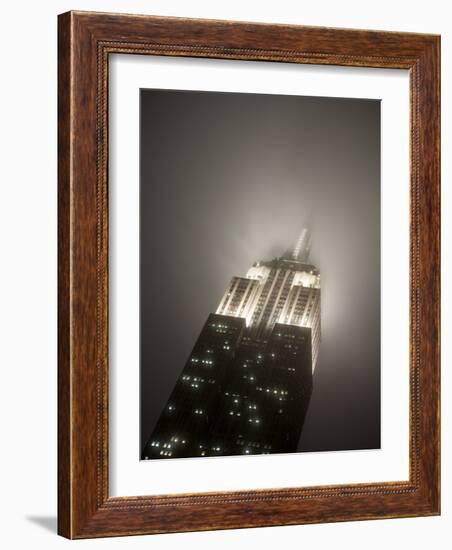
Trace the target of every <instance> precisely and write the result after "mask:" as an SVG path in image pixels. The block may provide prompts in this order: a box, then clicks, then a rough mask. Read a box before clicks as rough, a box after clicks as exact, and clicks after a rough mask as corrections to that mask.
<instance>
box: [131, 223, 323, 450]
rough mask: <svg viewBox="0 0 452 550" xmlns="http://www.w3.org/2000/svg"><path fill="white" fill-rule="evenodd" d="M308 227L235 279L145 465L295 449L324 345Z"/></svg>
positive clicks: (165, 413) (193, 355)
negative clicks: (285, 246) (156, 461)
mask: <svg viewBox="0 0 452 550" xmlns="http://www.w3.org/2000/svg"><path fill="white" fill-rule="evenodd" d="M310 247H311V237H310V234H309V232H308V231H307V230H306V229H303V231H302V232H301V235H300V237H299V239H298V240H297V242H296V244H295V246H294V247H293V248H292V249H290V250H287V251H286V252H285V253H284V254H283V255H282V256H281V257H279V258H275V259H273V260H263V261H258V262H256V263H255V264H253V265H252V266H251V267H250V269H249V270H248V272H247V274H246V276H245V277H233V278H232V280H231V282H230V284H229V286H228V287H227V289H226V291H225V293H224V295H223V297H222V299H221V300H220V303H219V305H218V308H217V310H216V312H215V313H211V314H210V315H209V317H208V319H207V321H206V323H205V325H204V327H203V329H202V330H201V333H200V335H199V337H198V340H197V341H196V343H195V346H194V348H193V350H192V352H191V354H190V356H189V358H188V360H187V362H186V364H185V367H184V369H183V370H182V373H181V375H180V376H179V378H178V380H177V382H176V385H175V387H174V389H173V391H172V393H171V395H170V398H169V400H168V402H167V404H166V406H165V408H164V410H163V411H162V413H161V415H160V418H159V419H158V421H157V424H156V426H155V428H154V431H153V432H152V434H151V436H150V438H149V440H148V441H147V443H146V445H145V447H144V449H143V452H142V458H143V459H152V458H176V457H193V456H220V455H236V454H263V453H283V452H284V453H287V452H295V451H296V449H297V445H298V440H299V438H300V434H301V430H302V427H303V423H304V419H305V416H306V412H307V408H308V405H309V400H310V397H311V392H312V375H313V372H314V369H315V365H316V362H317V356H318V352H319V344H320V273H319V271H318V269H316V268H315V267H314V266H313V265H311V264H310V263H309V253H310Z"/></svg>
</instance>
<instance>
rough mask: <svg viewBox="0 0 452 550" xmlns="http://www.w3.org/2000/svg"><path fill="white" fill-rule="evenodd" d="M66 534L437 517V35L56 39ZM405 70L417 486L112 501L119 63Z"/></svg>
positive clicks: (80, 27)
mask: <svg viewBox="0 0 452 550" xmlns="http://www.w3.org/2000/svg"><path fill="white" fill-rule="evenodd" d="M58 53H59V61H58V87H59V92H58V117H59V126H58V154H59V158H58V210H59V213H58V215H59V221H58V237H59V239H58V299H59V313H58V342H59V343H58V459H59V466H58V532H59V534H60V535H63V536H65V537H68V538H89V537H103V536H117V535H136V534H148V533H162V532H178V531H198V530H209V529H230V528H240V527H258V526H271V525H292V524H303V523H320V522H333V521H347V520H363V519H379V518H394V517H410V516H429V515H437V514H439V513H440V421H439V414H440V407H439V395H440V391H439V390H440V374H439V349H440V348H439V346H440V343H439V334H440V306H439V298H440V280H439V279H440V235H439V231H440V214H439V208H440V187H439V180H440V144H439V139H440V124H439V103H440V100H439V97H440V96H439V93H440V68H439V67H440V38H439V37H438V36H434V35H424V34H411V33H394V32H379V31H378V32H376V31H363V30H343V29H330V28H321V27H301V26H291V25H264V24H255V23H235V22H226V21H207V20H194V19H179V18H162V17H148V16H138V15H120V14H101V13H89V12H68V13H65V14H63V15H60V16H59V39H58ZM113 53H115V54H120V53H127V54H140V55H159V56H162V55H166V56H186V57H206V58H219V59H239V60H244V61H246V60H266V61H272V62H290V63H302V64H327V65H341V66H349V67H357V66H358V67H373V68H399V69H407V70H409V74H410V107H411V115H410V116H411V135H410V141H411V149H410V165H411V166H410V178H411V181H410V217H411V219H410V281H409V284H410V328H409V330H410V427H409V430H410V456H409V471H410V476H409V481H400V482H385V483H366V484H358V485H356V484H355V485H334V486H316V487H295V488H290V489H272V490H267V489H266V490H253V491H230V492H224V493H204V494H203V493H195V494H181V495H172V494H170V495H160V496H149V497H128V496H124V497H110V496H109V490H108V170H107V166H108V149H107V146H108V102H107V92H108V76H109V64H108V61H109V55H110V54H113Z"/></svg>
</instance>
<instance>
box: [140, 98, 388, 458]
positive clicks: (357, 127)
mask: <svg viewBox="0 0 452 550" xmlns="http://www.w3.org/2000/svg"><path fill="white" fill-rule="evenodd" d="M140 208H141V222H140V224H141V245H140V246H141V249H140V254H141V360H142V370H141V372H142V380H141V411H142V415H141V437H142V440H144V439H146V438H147V437H148V436H149V434H150V432H151V431H152V429H153V427H154V425H155V422H156V421H157V418H158V416H159V414H160V412H161V410H162V408H163V406H164V404H165V402H166V400H167V398H168V397H169V394H170V392H171V390H172V388H173V386H174V383H175V381H176V379H177V377H178V375H179V374H180V372H181V370H182V368H183V366H184V363H185V360H186V359H187V356H188V354H189V353H190V351H191V349H192V346H193V344H194V342H195V340H196V338H197V336H198V334H199V332H200V330H201V328H202V325H203V323H204V322H205V320H206V318H207V315H208V314H209V313H210V312H213V311H215V309H216V307H217V305H218V302H219V300H220V298H221V296H222V294H223V292H224V289H225V287H226V285H227V283H228V282H229V280H230V278H231V277H232V276H233V275H244V274H245V272H246V270H247V268H248V267H249V266H250V265H251V264H252V263H253V262H254V261H256V260H259V259H265V258H272V257H274V256H277V255H279V254H281V253H282V252H283V251H284V250H285V249H286V248H287V246H289V245H290V244H291V243H292V242H293V241H294V240H295V239H296V238H297V236H298V233H299V231H300V229H301V228H302V227H303V226H304V225H306V224H308V225H309V227H310V228H311V230H312V234H313V244H312V253H311V260H312V262H313V263H314V264H315V265H316V266H317V267H318V268H319V269H320V272H321V281H322V282H321V287H322V341H321V347H320V355H319V361H318V364H317V368H316V372H315V376H314V390H313V395H312V399H311V404H310V408H309V411H308V415H307V418H306V423H305V427H304V429H303V433H302V436H301V440H300V450H333V449H337V450H342V449H356V448H375V447H379V445H380V103H379V101H376V100H357V99H332V98H312V97H298V96H275V95H256V94H230V93H211V92H184V91H165V90H142V91H141V197H140Z"/></svg>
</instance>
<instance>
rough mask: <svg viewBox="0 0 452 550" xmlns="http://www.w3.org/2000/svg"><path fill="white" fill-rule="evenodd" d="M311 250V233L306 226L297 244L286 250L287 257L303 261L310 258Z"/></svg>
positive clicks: (285, 255)
mask: <svg viewBox="0 0 452 550" xmlns="http://www.w3.org/2000/svg"><path fill="white" fill-rule="evenodd" d="M310 250H311V233H310V231H309V230H308V229H306V228H305V227H304V228H303V229H302V230H301V233H300V236H299V237H298V239H297V242H296V243H295V246H294V247H293V248H291V249H289V250H287V251H286V253H285V254H284V257H285V258H290V259H291V260H298V261H301V262H307V261H308V259H309V252H310Z"/></svg>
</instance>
